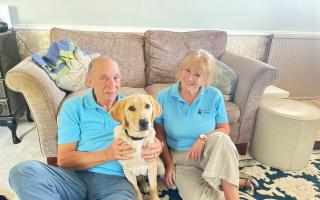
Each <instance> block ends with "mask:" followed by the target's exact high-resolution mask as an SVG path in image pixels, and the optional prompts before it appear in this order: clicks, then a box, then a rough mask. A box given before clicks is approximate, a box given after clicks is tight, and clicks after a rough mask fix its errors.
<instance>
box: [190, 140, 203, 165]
mask: <svg viewBox="0 0 320 200" xmlns="http://www.w3.org/2000/svg"><path fill="white" fill-rule="evenodd" d="M205 144H206V143H205V141H203V140H201V139H200V138H199V139H197V140H196V142H195V143H194V144H193V145H192V147H191V149H190V150H189V151H188V152H187V155H186V160H188V159H189V158H190V159H191V160H192V161H193V162H197V161H199V160H200V159H201V158H202V154H203V150H204V146H205Z"/></svg>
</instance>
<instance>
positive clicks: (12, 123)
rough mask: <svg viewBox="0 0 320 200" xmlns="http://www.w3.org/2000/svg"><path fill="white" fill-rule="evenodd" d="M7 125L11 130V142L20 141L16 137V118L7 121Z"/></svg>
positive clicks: (16, 142)
mask: <svg viewBox="0 0 320 200" xmlns="http://www.w3.org/2000/svg"><path fill="white" fill-rule="evenodd" d="M7 126H8V128H9V129H10V131H11V134H12V141H13V144H18V143H20V142H21V140H20V139H19V138H18V137H17V126H18V119H16V118H13V119H12V120H10V121H7Z"/></svg>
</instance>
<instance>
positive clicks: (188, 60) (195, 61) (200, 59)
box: [176, 49, 216, 87]
mask: <svg viewBox="0 0 320 200" xmlns="http://www.w3.org/2000/svg"><path fill="white" fill-rule="evenodd" d="M186 67H188V68H195V67H202V68H203V70H204V73H205V77H204V86H205V87H208V86H209V85H210V84H211V80H212V74H213V71H214V69H215V67H216V61H215V58H214V56H213V55H211V54H210V53H209V52H208V51H206V50H203V49H198V50H195V51H192V52H191V53H189V54H188V55H187V56H186V57H184V59H183V60H182V62H181V64H180V66H179V69H178V72H177V76H176V77H177V79H178V80H180V78H181V73H182V71H183V70H184V69H185V68H186Z"/></svg>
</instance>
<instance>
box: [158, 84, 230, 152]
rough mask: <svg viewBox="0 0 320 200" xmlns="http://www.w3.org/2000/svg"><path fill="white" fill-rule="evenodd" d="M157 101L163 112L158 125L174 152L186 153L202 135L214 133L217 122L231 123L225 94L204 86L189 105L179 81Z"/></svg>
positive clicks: (160, 94) (165, 90) (159, 96)
mask: <svg viewBox="0 0 320 200" xmlns="http://www.w3.org/2000/svg"><path fill="white" fill-rule="evenodd" d="M157 100H158V101H159V103H160V104H161V106H162V109H163V112H162V114H161V116H160V117H159V118H157V119H156V121H155V122H156V123H158V124H162V125H163V126H164V129H165V131H166V141H167V144H168V145H169V147H170V148H171V149H175V150H179V151H186V150H189V149H190V148H191V147H192V145H193V143H194V142H195V141H196V140H197V139H198V138H199V135H201V134H207V133H209V132H212V131H214V130H215V128H216V124H217V123H228V117H227V113H226V109H225V105H224V101H223V96H222V93H221V92H220V91H219V90H218V89H217V88H214V87H207V88H204V87H202V88H201V89H200V91H199V94H198V96H197V97H196V98H195V100H194V101H193V102H192V104H191V105H189V104H188V103H187V102H186V101H185V100H184V99H183V98H182V97H181V96H180V92H179V82H178V83H176V84H174V85H172V86H171V87H169V88H166V89H164V90H162V91H160V92H159V94H158V96H157Z"/></svg>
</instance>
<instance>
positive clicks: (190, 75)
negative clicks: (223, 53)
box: [155, 50, 241, 200]
mask: <svg viewBox="0 0 320 200" xmlns="http://www.w3.org/2000/svg"><path fill="white" fill-rule="evenodd" d="M214 67H215V59H214V57H213V56H212V55H211V54H209V53H208V52H207V51H205V50H197V51H193V52H191V53H190V54H189V55H187V56H186V57H185V58H184V59H183V61H182V63H181V65H180V68H179V70H178V73H177V78H178V80H179V81H178V82H177V83H176V84H174V85H173V86H171V87H169V88H167V89H164V90H162V91H160V93H159V94H158V97H157V100H158V101H159V103H160V104H161V105H162V108H163V113H162V115H161V116H160V117H159V118H158V119H157V120H156V123H155V129H156V132H157V136H158V138H159V139H160V140H162V141H164V144H165V145H164V150H163V153H162V159H163V160H164V163H165V166H166V172H165V184H166V185H167V186H168V187H173V186H174V183H175V185H176V186H177V188H178V189H179V193H180V195H181V197H182V199H184V200H188V199H190V200H195V199H201V200H205V199H208V200H209V199H210V200H212V199H221V198H222V199H224V198H225V199H239V192H238V185H239V169H238V162H239V158H238V152H237V149H236V147H235V145H234V143H233V142H232V141H231V139H230V137H229V135H228V134H229V132H230V128H229V124H228V118H227V114H226V110H225V106H224V101H223V96H222V94H221V92H220V91H219V90H218V89H217V88H214V87H210V86H209V85H210V82H211V77H212V73H213V70H214ZM240 183H241V182H240Z"/></svg>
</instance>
